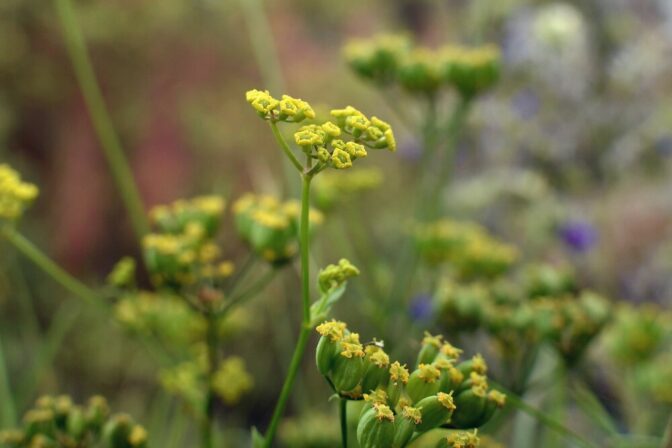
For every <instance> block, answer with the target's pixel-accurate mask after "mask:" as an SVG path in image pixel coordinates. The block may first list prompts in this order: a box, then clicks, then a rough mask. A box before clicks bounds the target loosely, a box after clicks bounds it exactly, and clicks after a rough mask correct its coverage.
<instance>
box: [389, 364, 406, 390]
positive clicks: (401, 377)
mask: <svg viewBox="0 0 672 448" xmlns="http://www.w3.org/2000/svg"><path fill="white" fill-rule="evenodd" d="M409 376H410V373H409V372H408V369H407V368H406V365H405V364H404V365H401V363H399V361H394V362H393V363H392V365H391V366H390V381H391V382H392V383H393V384H396V383H401V384H406V383H408V377H409Z"/></svg>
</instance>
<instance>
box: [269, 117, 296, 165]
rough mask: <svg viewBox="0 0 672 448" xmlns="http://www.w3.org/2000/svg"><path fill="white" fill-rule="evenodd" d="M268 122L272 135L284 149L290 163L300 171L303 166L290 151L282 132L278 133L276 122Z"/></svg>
mask: <svg viewBox="0 0 672 448" xmlns="http://www.w3.org/2000/svg"><path fill="white" fill-rule="evenodd" d="M268 124H270V125H271V131H273V136H274V137H275V140H276V141H277V142H278V144H279V145H280V148H282V150H283V151H284V153H285V155H286V156H287V157H288V158H289V161H290V162H292V165H294V167H295V168H296V169H297V170H299V172H302V171H303V167H302V166H301V162H299V159H297V158H296V156H295V155H294V153H293V152H292V148H290V147H289V145H288V144H287V141H286V140H285V139H284V137H283V136H282V134H280V130H279V129H278V125H277V123H275V122H273V121H269V122H268Z"/></svg>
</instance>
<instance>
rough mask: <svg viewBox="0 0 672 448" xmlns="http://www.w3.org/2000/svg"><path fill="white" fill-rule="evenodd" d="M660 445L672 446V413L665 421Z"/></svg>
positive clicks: (667, 447) (668, 447)
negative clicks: (665, 426)
mask: <svg viewBox="0 0 672 448" xmlns="http://www.w3.org/2000/svg"><path fill="white" fill-rule="evenodd" d="M660 446H661V448H672V415H671V416H670V420H669V421H668V422H667V428H665V435H664V438H663V443H662V444H661V445H660Z"/></svg>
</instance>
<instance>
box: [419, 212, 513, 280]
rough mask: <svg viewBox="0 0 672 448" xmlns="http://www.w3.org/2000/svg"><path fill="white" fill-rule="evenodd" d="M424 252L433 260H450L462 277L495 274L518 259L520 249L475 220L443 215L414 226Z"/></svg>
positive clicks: (426, 259)
mask: <svg viewBox="0 0 672 448" xmlns="http://www.w3.org/2000/svg"><path fill="white" fill-rule="evenodd" d="M414 237H415V244H416V248H417V250H418V252H419V253H420V256H421V257H422V258H423V259H424V260H425V261H426V262H427V263H429V264H432V265H436V264H441V263H446V264H448V265H449V266H450V267H451V268H452V269H454V271H455V273H456V275H457V276H458V277H459V278H461V279H472V278H494V277H497V276H499V275H501V274H503V273H504V272H506V271H507V270H508V269H509V268H510V267H511V266H512V265H513V264H514V263H515V262H516V261H517V259H518V250H517V249H516V248H515V247H514V246H511V245H509V244H506V243H504V242H501V241H498V240H496V239H495V238H494V237H492V236H491V235H490V234H489V233H488V232H487V231H486V230H485V229H484V228H483V227H481V226H480V225H478V224H476V223H472V222H462V221H454V220H450V219H441V220H438V221H432V222H427V223H418V224H417V225H416V226H415V230H414Z"/></svg>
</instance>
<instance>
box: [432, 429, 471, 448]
mask: <svg viewBox="0 0 672 448" xmlns="http://www.w3.org/2000/svg"><path fill="white" fill-rule="evenodd" d="M479 443H480V440H479V438H478V432H477V430H474V432H465V431H453V432H451V433H450V434H448V435H447V436H446V437H444V438H442V439H441V440H440V441H439V444H438V445H437V448H478V446H480V445H479Z"/></svg>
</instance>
